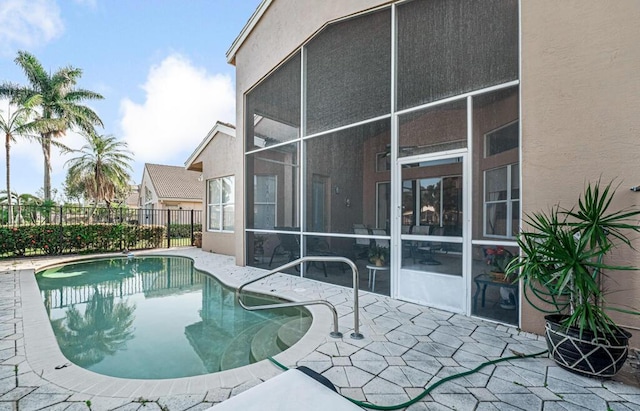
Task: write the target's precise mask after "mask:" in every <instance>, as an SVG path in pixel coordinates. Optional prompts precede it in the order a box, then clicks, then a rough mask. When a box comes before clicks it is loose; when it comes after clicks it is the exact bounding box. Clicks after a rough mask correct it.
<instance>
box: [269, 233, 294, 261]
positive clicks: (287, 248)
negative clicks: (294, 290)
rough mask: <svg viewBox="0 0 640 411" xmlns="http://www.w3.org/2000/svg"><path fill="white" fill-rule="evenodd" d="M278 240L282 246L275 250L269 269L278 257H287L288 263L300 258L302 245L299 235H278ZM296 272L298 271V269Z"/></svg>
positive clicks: (279, 245)
mask: <svg viewBox="0 0 640 411" xmlns="http://www.w3.org/2000/svg"><path fill="white" fill-rule="evenodd" d="M278 239H279V240H280V244H278V245H277V246H276V247H275V248H274V249H273V253H272V254H271V259H270V260H269V267H271V264H272V263H273V258H274V257H275V256H276V255H287V256H288V261H287V262H291V261H293V260H295V259H296V258H299V257H300V243H299V241H298V235H297V234H284V233H278ZM296 270H298V268H297V267H296Z"/></svg>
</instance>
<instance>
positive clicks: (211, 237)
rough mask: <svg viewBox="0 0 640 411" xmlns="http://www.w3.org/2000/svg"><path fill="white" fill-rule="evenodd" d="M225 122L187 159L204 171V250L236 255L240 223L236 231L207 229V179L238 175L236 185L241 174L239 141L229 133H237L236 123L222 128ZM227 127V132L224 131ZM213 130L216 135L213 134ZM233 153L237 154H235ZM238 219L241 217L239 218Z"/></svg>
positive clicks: (188, 162) (189, 163) (192, 167)
mask: <svg viewBox="0 0 640 411" xmlns="http://www.w3.org/2000/svg"><path fill="white" fill-rule="evenodd" d="M220 124H221V123H217V124H216V126H214V128H213V129H212V131H211V132H210V134H209V135H207V137H205V140H203V147H200V150H199V151H200V152H199V153H194V154H196V155H195V156H194V157H193V158H192V159H191V158H190V159H189V160H188V161H187V164H186V165H187V169H188V170H193V171H200V172H201V173H202V178H201V180H202V190H201V192H202V200H203V201H202V204H201V205H200V207H201V208H202V212H203V217H202V249H203V250H204V251H210V252H214V253H217V254H225V255H234V254H235V253H236V251H237V250H236V247H235V236H236V235H237V234H239V233H242V229H241V228H240V227H241V226H238V225H237V223H236V226H235V232H220V231H209V230H207V219H208V215H207V181H208V180H210V179H213V178H219V177H227V176H234V177H235V184H236V185H237V184H238V179H239V177H238V174H239V169H240V162H239V161H238V159H239V158H240V157H235V158H234V155H236V154H235V153H236V152H237V147H236V146H237V145H239V144H238V143H237V142H238V141H239V139H236V137H235V135H233V136H232V135H230V134H227V133H231V132H233V126H231V125H224V126H223V127H219V126H218V125H220ZM220 129H224V130H225V131H226V132H223V131H220ZM211 133H212V134H211ZM232 153H233V154H232ZM237 197H238V189H237V188H236V200H235V201H237ZM235 214H236V218H237V215H238V214H242V211H241V209H239V208H238V207H237V205H236V207H235ZM236 221H237V219H236Z"/></svg>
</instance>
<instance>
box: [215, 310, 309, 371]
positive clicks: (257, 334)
mask: <svg viewBox="0 0 640 411" xmlns="http://www.w3.org/2000/svg"><path fill="white" fill-rule="evenodd" d="M310 326H311V318H310V317H299V318H294V319H291V318H287V319H284V320H272V321H270V322H269V323H268V324H266V325H265V324H258V325H255V326H253V327H250V328H248V329H246V330H245V331H243V332H242V333H241V334H240V335H238V336H237V337H236V338H235V339H234V340H233V341H232V342H231V343H230V344H229V346H228V347H227V348H226V349H225V350H224V352H223V353H222V355H221V357H220V369H222V370H225V369H231V368H236V367H241V366H244V365H247V364H248V363H254V362H258V361H262V360H264V359H266V358H267V357H270V356H273V355H276V354H278V353H280V352H282V351H284V350H286V349H287V348H289V347H290V346H291V345H293V344H295V343H296V342H297V341H298V340H299V339H300V338H301V337H302V336H303V335H304V334H305V332H306V331H307V330H308V329H309V327H310Z"/></svg>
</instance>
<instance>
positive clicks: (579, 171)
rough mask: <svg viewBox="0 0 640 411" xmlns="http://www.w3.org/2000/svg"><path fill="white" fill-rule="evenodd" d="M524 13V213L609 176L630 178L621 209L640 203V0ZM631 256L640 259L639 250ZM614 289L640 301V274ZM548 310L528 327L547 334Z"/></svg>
mask: <svg viewBox="0 0 640 411" xmlns="http://www.w3.org/2000/svg"><path fill="white" fill-rule="evenodd" d="M521 14H522V23H521V24H522V26H521V31H522V49H521V52H522V62H521V67H522V75H521V93H522V97H521V104H522V181H523V183H522V203H523V208H524V212H531V211H535V210H539V209H545V208H547V207H548V206H549V205H551V204H554V203H556V202H558V201H560V202H561V204H562V205H565V206H571V205H573V204H574V203H575V199H576V198H577V196H578V195H579V194H580V193H581V191H582V189H583V187H584V184H585V182H586V181H593V180H596V179H598V178H599V177H601V178H602V180H603V181H609V180H611V179H613V178H616V179H617V181H621V182H622V185H621V187H620V189H619V190H618V196H617V200H616V204H614V206H617V207H625V206H629V205H632V204H640V193H633V192H631V191H630V190H629V187H631V186H634V185H638V184H640V167H639V166H638V164H639V161H640V47H639V46H638V40H639V39H640V24H638V22H639V21H640V2H639V1H637V0H618V1H601V0H573V1H569V0H563V1H557V0H523V1H522V4H521ZM636 245H637V246H638V247H640V241H636ZM622 254H623V255H622V256H620V262H625V263H632V264H635V265H636V266H640V257H638V254H635V255H633V256H632V254H631V253H629V252H626V253H622ZM607 286H608V287H609V288H610V289H611V291H617V290H620V292H619V293H616V294H613V295H611V297H610V300H612V301H623V302H627V303H629V305H633V306H637V305H638V301H639V299H638V297H637V296H638V291H639V290H640V273H637V272H631V273H624V274H623V275H618V274H616V277H615V279H612V281H609V282H608V283H607ZM540 317H541V316H540V314H538V313H537V312H535V311H533V310H532V309H531V308H530V307H528V306H527V305H526V304H525V305H524V306H523V316H522V320H523V321H522V327H523V328H524V329H525V330H532V331H535V332H538V333H539V332H541V330H542V320H541V318H540ZM615 317H617V318H618V319H619V320H620V321H621V322H623V323H624V324H627V325H631V326H635V327H638V326H640V322H639V321H638V320H637V319H635V318H632V317H630V316H626V317H624V316H615ZM632 331H633V330H632ZM635 334H636V335H637V337H635V339H634V340H633V341H632V345H635V346H638V345H640V331H636V332H635Z"/></svg>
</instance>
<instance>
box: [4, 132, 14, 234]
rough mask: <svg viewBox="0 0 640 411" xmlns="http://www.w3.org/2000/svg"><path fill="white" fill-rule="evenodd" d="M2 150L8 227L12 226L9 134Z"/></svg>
mask: <svg viewBox="0 0 640 411" xmlns="http://www.w3.org/2000/svg"><path fill="white" fill-rule="evenodd" d="M4 148H5V150H6V151H5V152H6V156H7V204H8V205H9V209H8V210H7V211H8V213H9V214H8V215H9V225H12V224H13V206H12V204H11V167H10V166H9V163H10V159H11V155H10V154H9V150H10V149H11V134H9V133H7V135H6V140H5V143H4Z"/></svg>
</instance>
